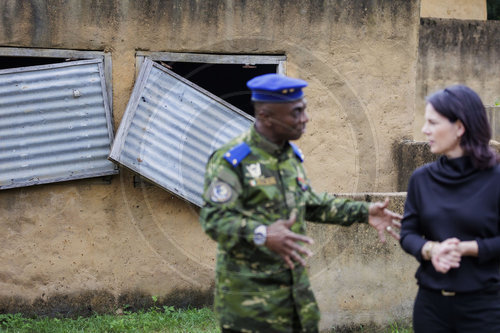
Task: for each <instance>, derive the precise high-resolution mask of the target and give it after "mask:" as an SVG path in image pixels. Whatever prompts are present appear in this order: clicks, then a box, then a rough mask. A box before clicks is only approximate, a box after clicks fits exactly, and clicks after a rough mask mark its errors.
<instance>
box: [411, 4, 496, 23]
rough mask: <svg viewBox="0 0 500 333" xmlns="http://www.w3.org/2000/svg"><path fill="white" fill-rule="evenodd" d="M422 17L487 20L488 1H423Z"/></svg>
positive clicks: (421, 6)
mask: <svg viewBox="0 0 500 333" xmlns="http://www.w3.org/2000/svg"><path fill="white" fill-rule="evenodd" d="M420 16H421V17H434V18H453V19H461V20H486V18H487V11H486V0H422V1H421V5H420Z"/></svg>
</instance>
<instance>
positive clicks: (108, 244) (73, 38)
mask: <svg viewBox="0 0 500 333" xmlns="http://www.w3.org/2000/svg"><path fill="white" fill-rule="evenodd" d="M0 12H1V13H2V15H0V27H1V28H0V46H9V47H24V48H61V49H77V50H105V51H109V52H111V53H112V61H113V114H114V121H115V126H117V125H118V124H119V122H120V120H121V117H122V115H123V112H124V110H125V107H126V105H127V102H128V99H129V97H130V93H131V91H132V88H133V84H134V80H135V77H134V76H135V72H136V69H135V66H134V65H135V53H136V51H137V50H142V51H169V52H198V53H213V54H217V53H222V54H284V55H286V56H287V66H286V67H287V73H288V74H289V75H291V76H296V77H301V78H303V79H306V80H308V81H309V82H310V86H309V87H308V88H307V90H306V94H307V96H308V103H309V104H308V110H309V115H310V117H311V122H310V125H309V126H308V132H307V133H306V135H305V136H304V138H303V139H301V140H300V142H299V145H300V146H301V148H302V149H303V151H304V153H305V154H306V156H307V158H306V162H305V164H306V168H307V169H308V174H309V176H310V178H311V179H312V182H313V185H314V186H315V188H316V190H317V191H323V190H328V191H329V192H372V191H373V192H375V191H385V192H388V191H392V190H393V189H394V188H395V187H396V182H397V180H396V176H395V175H396V166H395V165H394V163H393V160H392V155H391V151H392V149H391V147H392V145H393V142H395V141H398V140H400V138H402V137H405V136H408V134H409V133H411V131H412V128H413V124H412V122H413V106H414V103H415V82H416V71H415V69H416V66H417V45H418V43H417V35H418V27H419V1H407V0H391V1H389V0H376V1H373V0H361V1H348V0H341V1H335V2H331V1H323V0H314V1H265V0H257V1H231V0H211V1H198V0H193V1H180V0H173V1H160V0H145V1H130V0H124V1H100V0H90V1H77V0H68V1H61V0H45V1H41V0H26V1H15V0H5V1H2V2H0ZM115 128H116V127H115ZM0 216H1V217H2V220H1V221H2V222H1V223H0V244H2V245H1V249H2V251H1V254H0V267H1V268H0V298H1V299H2V300H3V301H2V302H0V304H3V305H2V306H1V307H0V311H2V312H5V311H16V310H17V309H21V310H22V309H27V310H26V311H28V312H31V311H33V312H36V311H39V312H40V313H47V312H48V313H52V314H57V313H61V314H64V313H71V314H76V313H79V312H82V313H88V312H86V311H89V308H90V309H93V310H97V311H107V310H108V309H109V307H110V306H111V307H114V306H116V307H118V306H123V305H124V304H129V305H131V306H132V307H140V306H143V305H147V304H149V297H150V296H151V295H157V296H159V299H160V301H161V302H165V303H169V304H173V305H179V304H180V305H182V304H184V303H183V301H180V300H179V298H177V297H174V296H175V295H176V292H178V291H186V290H187V291H189V295H190V296H189V297H186V298H185V299H188V300H190V302H192V303H193V304H201V303H205V302H208V301H207V295H209V294H210V293H211V290H212V289H211V288H212V285H213V275H214V272H213V268H214V255H215V244H214V243H213V242H212V241H211V240H209V238H208V237H207V236H205V235H204V234H203V232H202V230H201V227H200V226H199V224H198V221H197V220H198V209H197V208H196V207H193V206H192V205H190V204H188V203H186V202H183V201H182V200H179V199H177V198H176V197H173V196H172V195H171V194H169V193H167V192H165V191H162V190H160V189H158V188H156V187H141V188H134V187H133V176H132V174H131V173H129V172H127V171H126V170H121V172H120V175H118V176H116V177H113V179H112V181H111V184H107V183H104V182H102V181H101V180H100V179H92V180H81V181H73V182H68V183H63V184H50V185H40V186H36V187H29V188H19V189H12V190H6V191H1V192H0ZM311 232H312V234H313V236H315V237H317V238H318V241H317V243H316V244H317V245H316V246H320V247H318V248H316V250H317V253H318V254H317V256H316V257H315V258H313V260H312V261H311V271H312V273H313V283H314V288H315V290H316V292H317V294H318V296H319V301H320V305H321V308H322V310H323V322H322V327H329V326H331V325H333V323H335V324H336V325H348V324H349V325H350V324H357V323H363V322H369V321H372V320H373V321H389V320H392V317H393V316H394V317H396V316H400V315H401V316H404V317H406V316H408V314H409V304H410V302H411V300H412V299H413V296H414V295H413V290H412V287H413V286H414V281H413V280H412V276H413V271H414V269H413V267H411V269H410V268H403V269H402V268H401V267H408V266H407V265H413V264H415V262H414V260H412V259H411V258H409V257H407V256H405V255H404V254H403V253H402V251H401V250H399V249H398V248H397V246H396V244H394V243H391V242H388V243H387V244H386V245H379V244H378V243H376V240H375V235H374V234H373V233H371V232H370V231H368V230H366V228H365V226H354V227H352V228H336V227H325V226H316V227H311ZM330 236H331V238H328V237H330ZM330 259H331V261H330ZM381 268H382V269H381ZM386 281H387V283H386ZM396 284H397V286H395V285H396ZM349 291H352V293H350V294H348V292H349ZM183 295H185V294H183ZM389 295H392V296H393V297H389ZM351 296H352V297H351ZM183 298H184V297H183Z"/></svg>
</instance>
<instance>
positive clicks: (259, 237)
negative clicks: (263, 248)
mask: <svg viewBox="0 0 500 333" xmlns="http://www.w3.org/2000/svg"><path fill="white" fill-rule="evenodd" d="M253 242H254V243H255V245H263V244H264V243H265V242H266V236H265V235H264V234H262V233H260V232H256V233H255V234H254V235H253Z"/></svg>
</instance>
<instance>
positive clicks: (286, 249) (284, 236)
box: [265, 213, 313, 269]
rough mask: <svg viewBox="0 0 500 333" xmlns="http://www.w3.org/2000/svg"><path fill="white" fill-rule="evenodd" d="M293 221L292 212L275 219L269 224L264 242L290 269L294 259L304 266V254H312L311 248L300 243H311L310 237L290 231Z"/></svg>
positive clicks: (306, 255)
mask: <svg viewBox="0 0 500 333" xmlns="http://www.w3.org/2000/svg"><path fill="white" fill-rule="evenodd" d="M294 223H295V214H294V213H292V214H291V215H290V217H289V218H288V219H286V220H284V219H282V220H277V221H276V222H274V223H273V224H271V225H269V226H268V227H267V238H266V243H265V245H266V246H267V248H268V249H270V250H271V251H274V252H276V253H277V254H279V255H280V256H281V258H283V260H285V262H286V264H287V265H288V267H290V269H293V268H294V267H295V265H294V261H295V262H298V263H299V264H301V265H302V266H305V264H306V261H305V260H304V256H305V257H310V256H312V252H311V250H309V249H308V248H306V247H304V246H301V245H300V242H304V243H307V244H313V240H312V238H309V237H307V236H304V235H299V234H296V233H294V232H292V231H291V230H290V228H291V227H292V225H293V224H294Z"/></svg>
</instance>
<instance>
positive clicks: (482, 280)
mask: <svg viewBox="0 0 500 333" xmlns="http://www.w3.org/2000/svg"><path fill="white" fill-rule="evenodd" d="M452 237H456V238H458V239H460V240H462V241H468V240H476V241H477V243H478V251H479V253H478V257H462V260H461V262H460V267H459V268H456V269H450V270H449V271H448V273H446V274H442V273H439V272H437V271H436V270H435V269H434V267H433V266H432V263H431V262H430V261H428V260H423V258H422V255H421V249H422V246H423V245H424V243H425V242H426V241H427V240H433V241H439V242H441V241H444V240H446V239H448V238H452ZM400 243H401V246H402V247H403V249H404V250H405V251H406V252H408V253H410V254H412V255H413V256H415V257H416V258H417V260H418V261H419V262H420V267H419V268H418V270H417V273H416V274H415V277H416V278H417V280H418V284H419V285H420V286H422V287H426V288H431V289H437V290H440V289H445V290H450V291H457V292H468V291H476V290H481V289H486V288H488V289H489V288H495V287H498V286H499V285H500V272H499V270H500V165H497V166H496V167H494V168H491V169H487V170H483V171H480V170H477V169H475V168H474V167H473V166H472V162H471V160H470V158H469V157H459V158H456V159H448V158H446V157H445V156H442V157H440V158H439V159H438V160H437V161H436V162H433V163H430V164H427V165H425V166H423V167H421V168H419V169H417V170H416V171H415V172H414V173H413V175H412V176H411V178H410V182H409V184H408V195H407V198H406V203H405V212H404V217H403V221H402V227H401V240H400Z"/></svg>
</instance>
